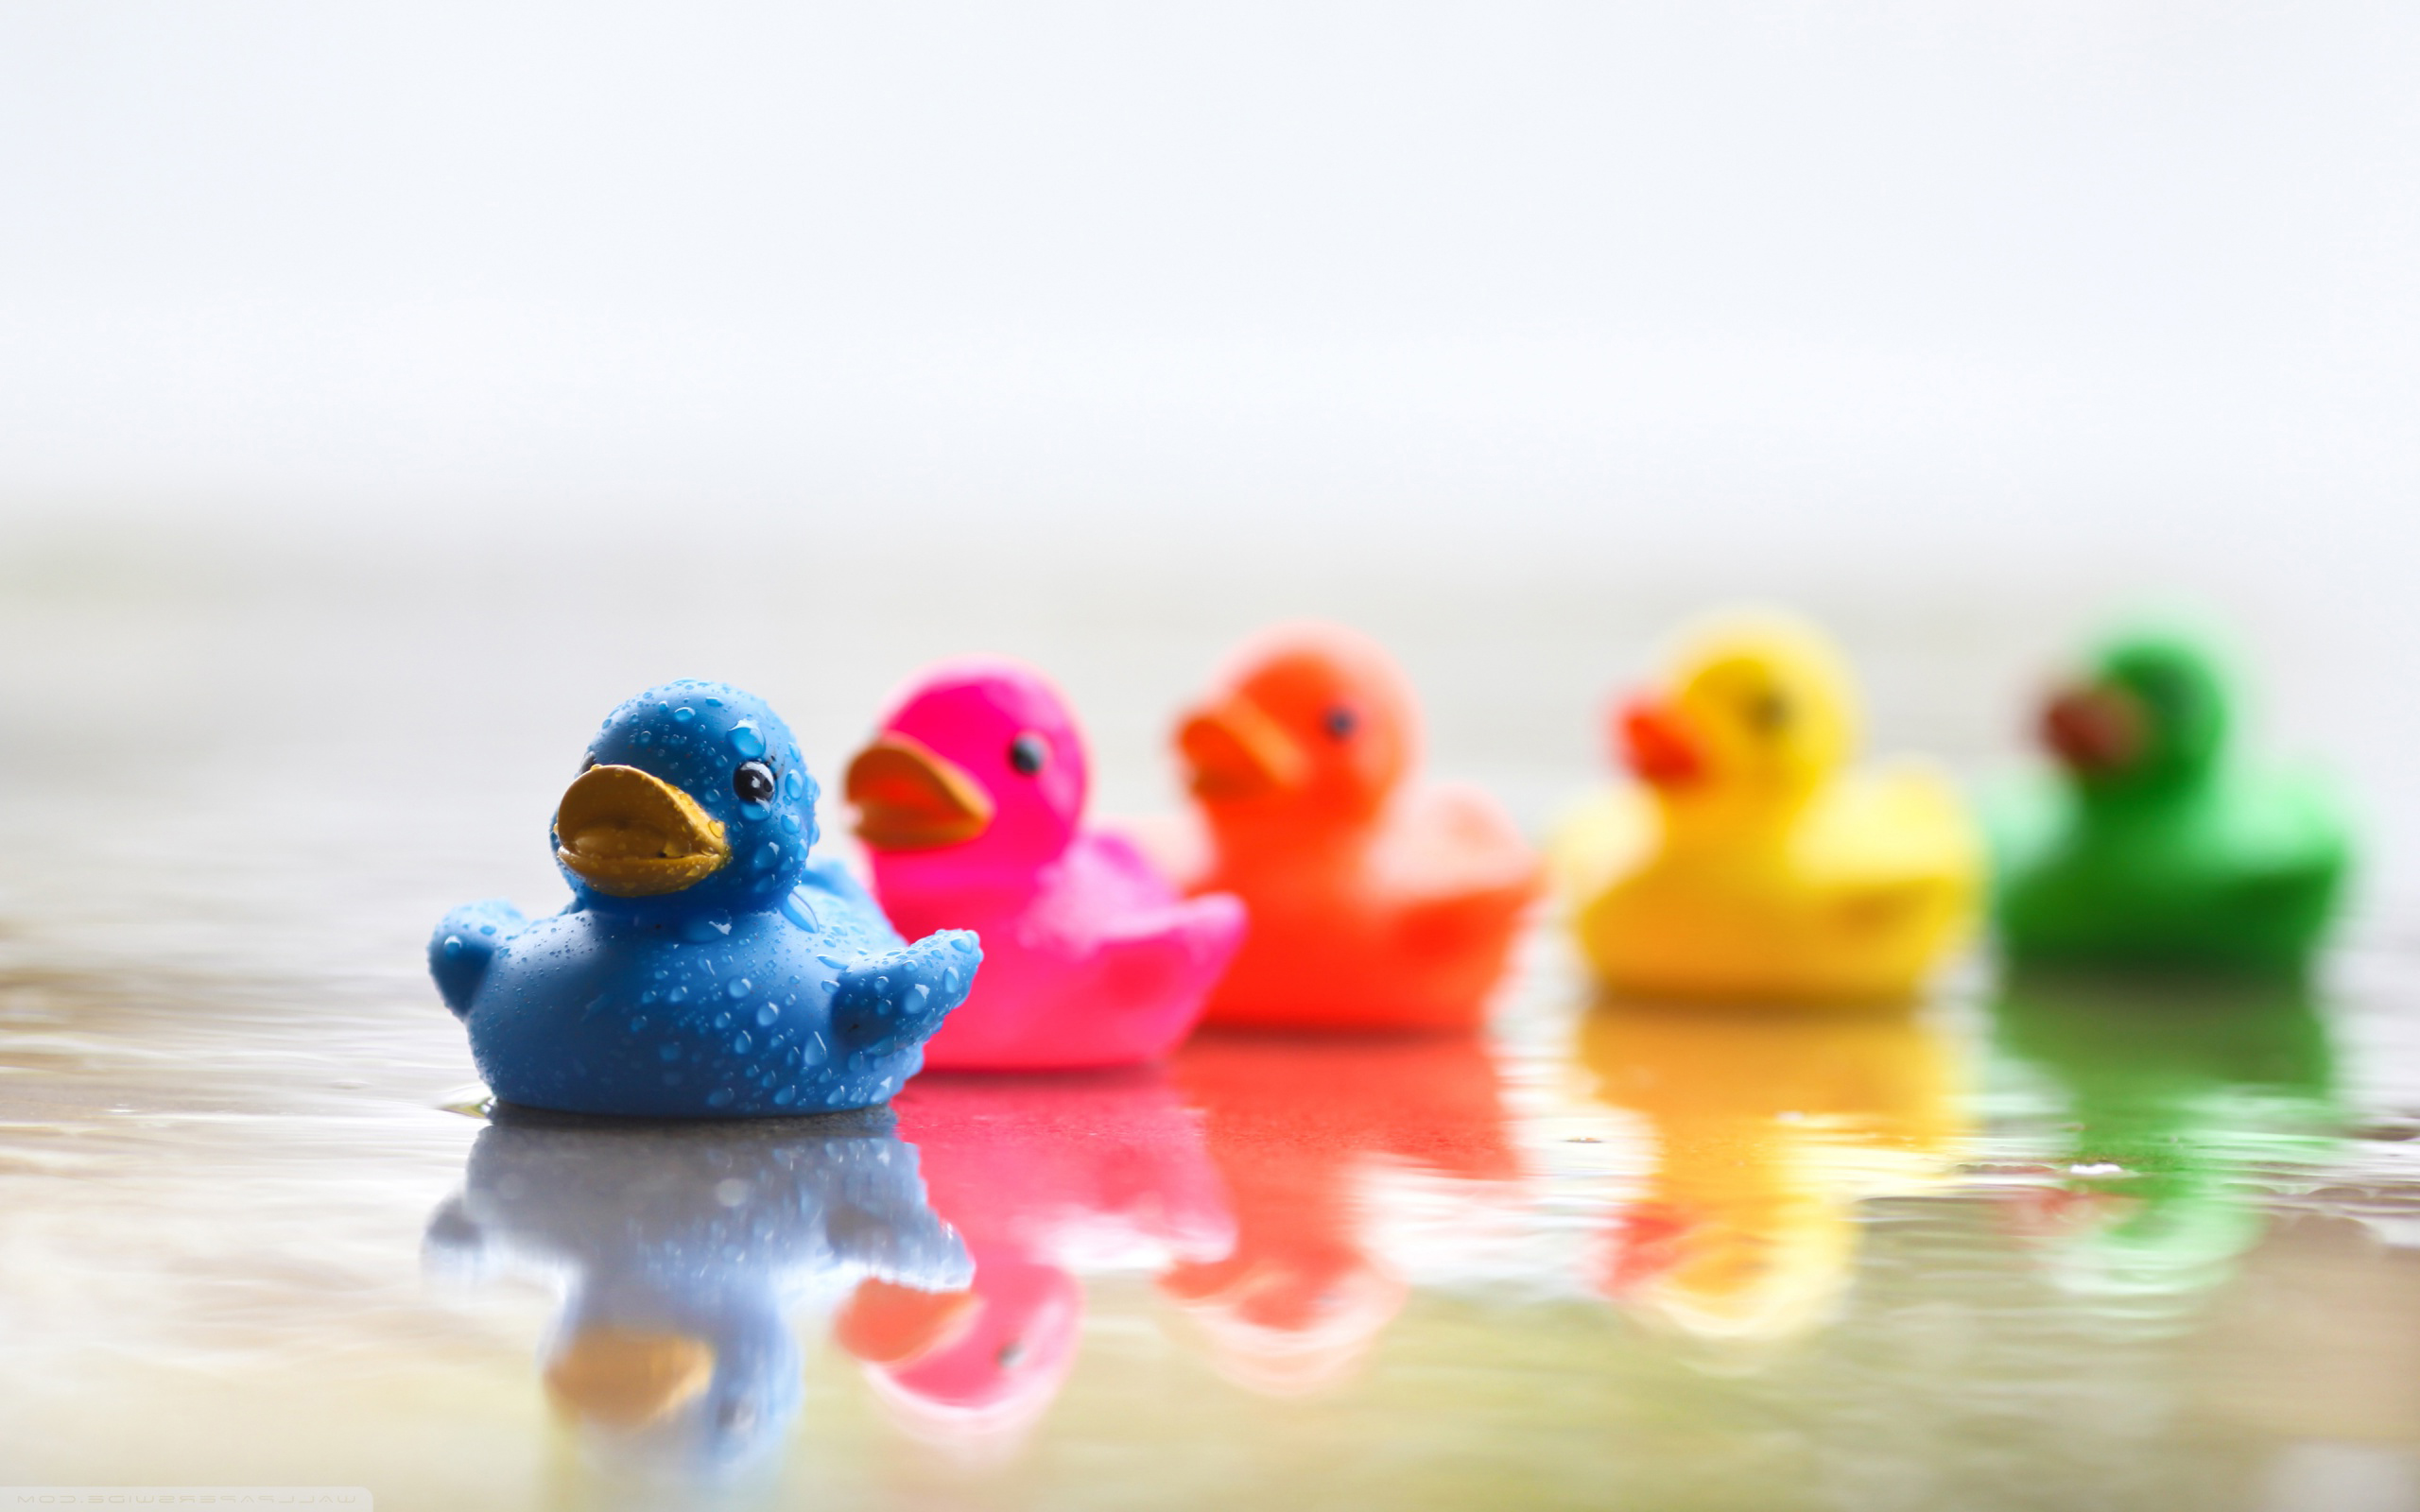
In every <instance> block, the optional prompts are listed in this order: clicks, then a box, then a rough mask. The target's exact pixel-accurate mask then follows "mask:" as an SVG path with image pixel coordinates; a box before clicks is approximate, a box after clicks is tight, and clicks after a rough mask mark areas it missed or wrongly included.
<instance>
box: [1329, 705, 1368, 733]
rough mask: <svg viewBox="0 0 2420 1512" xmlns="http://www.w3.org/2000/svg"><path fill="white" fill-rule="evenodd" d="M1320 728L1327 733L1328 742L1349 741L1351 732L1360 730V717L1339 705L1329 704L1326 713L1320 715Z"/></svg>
mask: <svg viewBox="0 0 2420 1512" xmlns="http://www.w3.org/2000/svg"><path fill="white" fill-rule="evenodd" d="M1320 728H1321V729H1322V730H1326V731H1327V738H1328V739H1330V740H1351V739H1352V738H1353V732H1354V731H1355V730H1358V729H1360V728H1361V716H1360V715H1359V714H1357V713H1354V712H1353V711H1352V710H1350V709H1348V708H1346V707H1345V706H1344V705H1342V704H1340V703H1338V704H1330V705H1328V710H1327V713H1323V714H1322V715H1320Z"/></svg>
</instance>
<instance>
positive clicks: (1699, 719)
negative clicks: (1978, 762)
mask: <svg viewBox="0 0 2420 1512" xmlns="http://www.w3.org/2000/svg"><path fill="white" fill-rule="evenodd" d="M1674 690H1675V691H1673V692H1672V693H1670V694H1668V695H1666V696H1661V697H1656V698H1651V699H1649V700H1642V701H1639V702H1634V703H1633V704H1631V705H1630V706H1628V707H1627V708H1626V709H1624V710H1623V711H1622V712H1621V713H1620V715H1619V718H1618V720H1617V727H1616V728H1617V733H1618V736H1619V738H1620V740H1621V741H1622V743H1623V745H1624V746H1625V747H1627V752H1626V753H1627V755H1628V756H1629V759H1630V761H1631V763H1632V765H1633V766H1634V768H1635V769H1636V770H1637V771H1638V773H1639V775H1640V777H1641V779H1642V782H1640V783H1639V784H1638V785H1635V786H1627V787H1622V788H1616V789H1615V790H1612V791H1610V792H1607V793H1605V794H1602V795H1599V797H1597V798H1595V799H1591V800H1590V801H1589V802H1588V803H1587V804H1586V805H1585V806H1583V807H1582V808H1581V809H1580V810H1578V811H1577V812H1576V813H1575V814H1574V815H1573V816H1571V817H1570V818H1569V819H1568V820H1567V821H1566V822H1565V823H1564V825H1563V826H1562V828H1561V830H1560V832H1559V833H1558V835H1557V838H1556V842H1555V847H1554V860H1555V868H1556V870H1557V873H1558V876H1559V878H1560V881H1561V885H1562V890H1563V892H1564V896H1565V897H1566V899H1568V900H1569V904H1570V909H1571V918H1572V925H1573V931H1574V934H1575V936H1576V937H1577V940H1578V943H1579V945H1580V947H1581V949H1582V954H1584V955H1585V957H1586V958H1587V960H1588V961H1589V963H1590V965H1591V966H1592V967H1593V968H1594V969H1595V971H1596V973H1597V975H1598V977H1599V980H1600V981H1601V982H1602V983H1603V984H1604V985H1605V986H1607V987H1609V988H1613V989H1615V990H1616V991H1619V992H1624V993H1630V994H1635V995H1639V996H1645V997H1656V998H1707V999H1732V1000H1748V1001H1782V1002H1842V1001H1850V1002H1864V1001H1888V1000H1893V999H1900V998H1905V997H1907V996H1908V995H1910V993H1912V992H1914V991H1915V990H1916V989H1917V988H1918V987H1919V986H1920V985H1921V984H1922V982H1923V981H1924V980H1925V978H1926V977H1927V975H1929V974H1930V973H1931V972H1932V971H1934V970H1935V969H1936V968H1937V967H1938V966H1939V965H1940V964H1941V963H1942V961H1943V959H1944V958H1945V956H1946V955H1947V954H1948V952H1949V950H1950V949H1951V948H1952V947H1953V946H1954V945H1955V944H1956V943H1957V941H1958V940H1959V938H1960V937H1961V936H1962V934H1963V933H1964V931H1965V929H1966V927H1967V925H1968V923H1969V921H1970V919H1971V916H1972V913H1973V908H1974V899H1975V895H1976V893H1977V891H1978V890H1979V871H1980V859H1979V845H1978V842H1977V841H1976V839H1975V837H1974V833H1973V829H1972V826H1971V824H1970V823H1969V821H1968V819H1967V818H1966V816H1965V814H1964V811H1963V809H1962V805H1961V803H1960V801H1959V799H1958V797H1957V795H1956V793H1955V791H1954V790H1953V789H1952V788H1951V786H1950V784H1949V783H1948V782H1947V781H1946V780H1945V778H1944V777H1942V776H1941V775H1939V774H1938V773H1936V772H1935V771H1934V770H1932V769H1931V768H1930V767H1928V766H1927V765H1922V764H1919V763H1915V762H1905V763H1899V764H1894V765H1887V766H1882V767H1878V768H1876V769H1872V770H1866V771H1844V770H1841V767H1842V766H1843V765H1844V763H1845V761H1846V758H1847V756H1848V754H1849V752H1850V749H1851V747H1852V746H1853V743H1854V711H1853V706H1852V703H1851V699H1852V696H1853V695H1852V692H1851V689H1850V686H1849V683H1848V679H1847V676H1846V673H1845V671H1844V669H1843V668H1841V665H1840V664H1839V662H1838V659H1837V658H1836V657H1835V655H1834V654H1833V653H1832V651H1831V650H1830V647H1829V646H1828V644H1826V643H1824V641H1823V640H1822V639H1821V638H1820V637H1819V636H1817V635H1816V634H1815V632H1814V631H1812V630H1811V629H1809V628H1807V627H1804V626H1802V625H1800V624H1798V623H1797V622H1795V621H1790V620H1786V619H1781V618H1779V617H1775V616H1742V617H1739V618H1737V619H1734V620H1732V621H1730V622H1728V623H1724V624H1720V625H1718V626H1716V627H1712V628H1710V629H1709V630H1708V631H1707V632H1705V633H1704V634H1703V635H1702V636H1701V637H1700V639H1699V640H1698V641H1697V642H1696V643H1695V644H1694V645H1693V646H1692V647H1691V648H1690V650H1689V651H1688V652H1686V653H1685V656H1684V659H1683V663H1682V666H1681V668H1680V671H1679V675H1678V676H1677V677H1676V679H1674Z"/></svg>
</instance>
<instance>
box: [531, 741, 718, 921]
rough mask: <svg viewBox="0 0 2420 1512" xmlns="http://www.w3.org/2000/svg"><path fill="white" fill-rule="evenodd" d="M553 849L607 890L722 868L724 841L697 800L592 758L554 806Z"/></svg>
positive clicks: (653, 887)
mask: <svg viewBox="0 0 2420 1512" xmlns="http://www.w3.org/2000/svg"><path fill="white" fill-rule="evenodd" d="M555 847H556V850H555V856H556V858H557V859H558V860H560V861H562V864H563V865H564V866H566V867H568V868H571V870H572V872H573V873H574V874H575V875H577V876H578V877H579V880H580V881H582V882H584V883H586V884H588V885H590V886H592V887H594V888H596V890H597V891H598V892H601V893H606V894H609V895H611V896H613V897H615V898H648V897H652V896H654V895H656V894H658V893H666V892H679V891H680V890H681V889H682V888H683V887H688V886H694V885H697V884H698V883H700V882H702V881H704V880H705V879H706V878H708V877H710V876H712V875H714V874H715V873H716V872H717V871H719V870H721V869H722V867H723V864H724V863H725V862H727V861H729V860H730V859H731V842H730V840H728V839H726V838H725V837H724V835H723V828H722V822H721V821H720V820H718V819H716V818H713V817H710V816H708V815H707V813H706V811H705V810H703V809H701V808H700V807H699V806H698V800H697V799H693V798H691V797H690V796H689V795H688V794H686V793H683V792H682V791H681V790H680V789H679V788H677V787H674V786H673V785H672V784H671V783H669V782H666V781H664V780H663V779H662V778H660V777H655V776H652V775H650V774H649V773H647V772H643V771H640V770H639V769H638V768H637V767H635V766H592V767H590V768H589V769H588V770H586V771H584V772H582V773H580V774H579V780H578V781H576V782H573V783H572V784H571V786H570V787H569V788H567V789H565V790H564V792H563V800H562V804H561V806H559V807H558V808H557V809H556V810H555Z"/></svg>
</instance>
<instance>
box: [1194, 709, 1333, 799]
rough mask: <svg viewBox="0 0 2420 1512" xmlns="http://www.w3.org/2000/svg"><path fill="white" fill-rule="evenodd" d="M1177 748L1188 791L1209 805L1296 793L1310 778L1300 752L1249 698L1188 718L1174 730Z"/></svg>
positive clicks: (1289, 737)
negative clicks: (1289, 790) (1282, 790)
mask: <svg viewBox="0 0 2420 1512" xmlns="http://www.w3.org/2000/svg"><path fill="white" fill-rule="evenodd" d="M1176 744H1177V749H1178V750H1179V751H1181V752H1182V753H1183V754H1184V765H1185V767H1186V770H1187V775H1188V777H1189V780H1190V781H1189V785H1190V786H1191V787H1192V789H1193V791H1194V794H1195V795H1196V796H1197V797H1199V798H1201V799H1204V800H1205V801H1208V802H1214V803H1215V802H1219V801H1220V800H1223V799H1246V798H1254V797H1258V796H1259V795H1261V794H1264V793H1270V792H1273V791H1275V790H1277V789H1279V788H1288V787H1297V786H1300V785H1301V784H1302V782H1303V781H1304V780H1305V778H1306V777H1308V776H1309V775H1310V765H1311V764H1310V758H1309V757H1307V756H1305V754H1304V753H1303V748H1302V747H1300V746H1298V745H1296V744H1295V742H1294V739H1293V737H1292V736H1290V735H1288V734H1287V733H1286V730H1285V729H1284V728H1283V727H1282V726H1280V725H1279V724H1278V723H1277V721H1276V720H1274V719H1271V717H1269V714H1268V712H1267V711H1265V710H1263V709H1262V708H1261V707H1260V705H1258V704H1256V703H1254V702H1253V701H1252V700H1251V699H1249V698H1244V697H1235V698H1230V699H1228V700H1227V701H1226V702H1224V703H1222V704H1219V705H1218V706H1217V707H1215V708H1212V709H1208V710H1205V711H1203V712H1202V713H1197V714H1195V715H1193V716H1192V717H1191V718H1189V719H1187V720H1185V722H1184V724H1183V725H1182V726H1180V727H1178V729H1177V732H1176Z"/></svg>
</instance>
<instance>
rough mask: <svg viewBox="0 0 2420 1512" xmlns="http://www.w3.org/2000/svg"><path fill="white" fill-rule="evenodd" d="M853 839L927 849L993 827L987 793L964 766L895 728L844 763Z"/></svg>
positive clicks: (882, 847)
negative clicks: (853, 816) (854, 813)
mask: <svg viewBox="0 0 2420 1512" xmlns="http://www.w3.org/2000/svg"><path fill="white" fill-rule="evenodd" d="M847 792H848V796H849V801H850V802H852V803H854V804H856V807H857V838H858V839H860V840H863V841H864V842H865V843H866V844H868V845H870V846H872V847H873V848H874V849H875V850H877V851H930V850H933V849H935V848H936V847H939V846H945V845H956V844H958V843H959V841H961V840H972V839H974V838H975V837H976V836H977V835H978V834H981V833H983V832H984V831H985V830H987V829H990V828H991V826H992V795H991V794H989V793H986V792H984V791H983V784H982V783H980V782H977V781H976V780H975V779H974V778H973V777H971V776H969V775H967V771H966V768H964V767H962V766H960V765H958V764H957V763H956V762H953V761H951V760H950V759H949V758H948V757H946V756H943V755H942V753H941V752H939V751H937V750H934V749H933V748H932V747H929V746H927V745H925V743H924V742H923V741H921V740H918V739H917V738H916V737H915V736H913V735H903V734H900V733H899V732H898V731H897V730H892V731H891V732H890V733H889V734H886V735H884V736H882V737H881V738H880V739H878V740H876V741H875V742H874V743H873V745H871V746H868V747H866V748H865V749H863V750H861V751H859V752H857V757H856V760H855V761H853V762H851V763H850V764H849V776H848V782H847Z"/></svg>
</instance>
